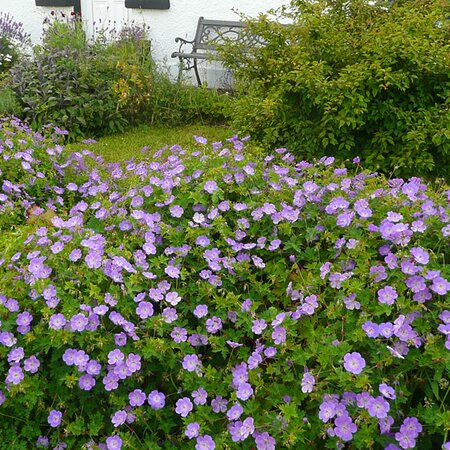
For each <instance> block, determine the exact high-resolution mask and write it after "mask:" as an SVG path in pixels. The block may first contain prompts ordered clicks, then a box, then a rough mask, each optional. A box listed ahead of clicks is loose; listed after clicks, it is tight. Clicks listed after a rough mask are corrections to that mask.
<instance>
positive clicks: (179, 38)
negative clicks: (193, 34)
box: [172, 37, 195, 58]
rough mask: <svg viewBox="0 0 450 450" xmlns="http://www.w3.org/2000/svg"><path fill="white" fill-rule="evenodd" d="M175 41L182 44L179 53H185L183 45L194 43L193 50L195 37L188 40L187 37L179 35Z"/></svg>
mask: <svg viewBox="0 0 450 450" xmlns="http://www.w3.org/2000/svg"><path fill="white" fill-rule="evenodd" d="M175 42H177V43H178V42H179V43H180V46H179V47H178V53H184V52H183V47H184V46H185V45H192V50H193V47H194V43H195V39H193V40H192V41H188V40H187V39H183V38H182V37H177V38H175ZM189 53H190V52H189ZM172 58H173V56H172Z"/></svg>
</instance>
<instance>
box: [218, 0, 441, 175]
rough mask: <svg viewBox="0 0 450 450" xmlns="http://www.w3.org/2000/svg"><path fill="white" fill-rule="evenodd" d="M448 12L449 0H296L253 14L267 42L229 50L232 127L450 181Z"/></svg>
mask: <svg viewBox="0 0 450 450" xmlns="http://www.w3.org/2000/svg"><path fill="white" fill-rule="evenodd" d="M449 16H450V9H449V3H448V2H447V1H445V0H429V1H392V2H383V1H379V2H372V1H367V0H351V1H343V0H319V1H315V2H310V1H304V0H292V1H291V2H290V5H289V6H288V7H286V8H283V9H282V10H281V11H280V12H279V14H277V15H276V16H275V18H274V19H275V20H273V18H270V17H266V16H262V17H260V18H259V19H257V20H248V21H247V23H248V29H249V31H250V33H252V34H256V35H257V36H259V37H260V38H261V40H263V41H265V43H266V44H265V45H264V46H260V47H258V48H255V49H247V48H242V49H239V47H238V46H237V45H236V43H233V44H232V45H229V46H227V47H226V49H225V52H224V53H223V57H224V58H225V59H226V64H227V65H228V67H230V68H231V69H234V70H235V72H236V77H237V79H238V81H239V84H238V86H239V88H240V89H239V91H240V94H241V95H240V96H238V97H237V101H236V104H235V108H234V111H233V122H234V123H233V128H234V129H241V130H243V131H244V132H246V133H250V134H251V135H252V137H254V138H256V139H258V140H260V141H262V142H264V143H265V144H266V145H267V146H270V147H271V146H276V145H277V146H280V145H283V146H286V147H288V148H289V150H290V151H292V152H293V153H295V154H296V155H297V156H298V157H300V158H312V157H317V156H319V155H320V156H322V155H328V156H330V155H332V156H335V157H336V158H338V159H340V160H341V161H343V160H345V159H347V158H350V159H351V158H353V157H355V156H357V155H358V156H360V157H361V160H362V163H363V164H364V166H365V167H367V168H371V169H372V170H377V171H383V172H384V173H385V174H388V175H391V174H394V176H425V177H430V176H431V177H433V176H434V177H446V178H447V180H449V179H450V172H449V164H448V160H449V157H450V132H449V129H450V110H449V99H450V96H449V92H450V80H449V77H448V74H449V68H450V20H449V19H448V18H449ZM281 23H283V24H281ZM286 24H288V25H286Z"/></svg>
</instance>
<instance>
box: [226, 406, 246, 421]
mask: <svg viewBox="0 0 450 450" xmlns="http://www.w3.org/2000/svg"><path fill="white" fill-rule="evenodd" d="M243 412H244V408H242V406H241V405H240V404H239V403H235V404H234V405H233V406H232V407H231V408H230V409H229V410H228V411H227V417H228V419H229V420H238V419H239V417H241V414H242V413H243Z"/></svg>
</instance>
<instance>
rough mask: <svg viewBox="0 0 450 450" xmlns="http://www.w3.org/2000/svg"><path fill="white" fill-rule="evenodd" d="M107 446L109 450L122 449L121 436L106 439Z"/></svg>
mask: <svg viewBox="0 0 450 450" xmlns="http://www.w3.org/2000/svg"><path fill="white" fill-rule="evenodd" d="M106 448H107V449H108V450H120V449H121V448H122V439H121V438H120V436H117V435H116V436H109V437H108V438H107V439H106Z"/></svg>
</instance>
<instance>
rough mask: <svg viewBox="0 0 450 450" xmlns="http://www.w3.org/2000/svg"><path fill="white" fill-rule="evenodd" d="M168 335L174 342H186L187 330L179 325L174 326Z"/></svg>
mask: <svg viewBox="0 0 450 450" xmlns="http://www.w3.org/2000/svg"><path fill="white" fill-rule="evenodd" d="M170 337H171V338H172V339H173V341H174V342H176V343H178V344H179V343H180V342H186V341H187V331H186V329H185V328H181V327H175V328H174V329H173V330H172V332H171V333H170Z"/></svg>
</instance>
